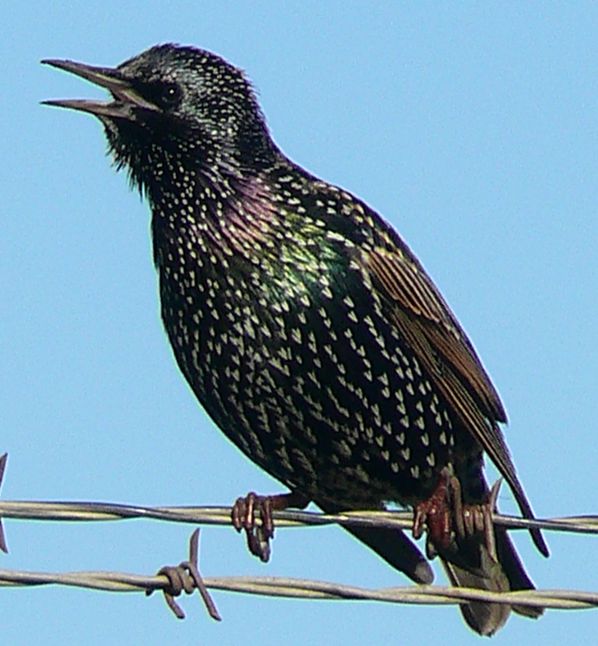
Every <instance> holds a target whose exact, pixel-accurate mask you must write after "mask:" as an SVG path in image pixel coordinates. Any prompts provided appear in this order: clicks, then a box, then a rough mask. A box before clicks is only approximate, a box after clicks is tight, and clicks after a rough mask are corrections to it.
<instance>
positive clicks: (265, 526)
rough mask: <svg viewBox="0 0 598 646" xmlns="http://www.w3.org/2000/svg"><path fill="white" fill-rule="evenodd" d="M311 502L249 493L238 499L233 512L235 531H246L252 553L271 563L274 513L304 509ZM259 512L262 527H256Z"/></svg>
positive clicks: (295, 496)
mask: <svg viewBox="0 0 598 646" xmlns="http://www.w3.org/2000/svg"><path fill="white" fill-rule="evenodd" d="M308 504H309V499H308V498H306V497H305V496H303V495H301V494H298V493H296V492H292V493H284V494H278V495H275V496H258V495H257V494H256V493H254V492H253V491H250V492H249V493H248V494H247V495H246V496H245V497H241V498H237V500H236V502H235V504H234V505H233V508H232V512H231V520H232V523H233V527H234V528H235V529H236V530H237V531H238V532H240V531H241V530H245V534H246V536H247V547H248V549H249V551H250V552H251V553H252V554H253V555H254V556H257V557H258V558H259V559H260V560H261V561H263V562H264V563H266V562H267V561H268V560H269V559H270V551H271V550H270V539H272V538H274V519H273V518H272V512H273V511H282V510H283V509H288V508H289V507H297V508H298V509H303V508H304V507H306V506H307V505H308ZM256 511H257V514H258V515H259V518H260V521H261V522H260V523H258V524H256Z"/></svg>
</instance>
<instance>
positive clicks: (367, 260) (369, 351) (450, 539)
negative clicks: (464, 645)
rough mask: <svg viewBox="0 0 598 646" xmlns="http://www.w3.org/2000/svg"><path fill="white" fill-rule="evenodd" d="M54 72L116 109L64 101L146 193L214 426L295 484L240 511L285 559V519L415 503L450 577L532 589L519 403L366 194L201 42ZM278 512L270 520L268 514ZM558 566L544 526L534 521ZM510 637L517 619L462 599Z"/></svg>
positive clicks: (166, 310) (418, 570) (184, 347)
mask: <svg viewBox="0 0 598 646" xmlns="http://www.w3.org/2000/svg"><path fill="white" fill-rule="evenodd" d="M42 63H45V64H48V65H50V66H53V67H55V68H58V69H61V70H64V71H66V72H69V73H72V74H74V75H76V76H79V77H81V78H83V79H86V80H88V81H90V82H92V83H94V84H95V85H97V86H100V87H102V88H104V89H105V90H107V91H108V93H109V94H110V97H109V100H107V101H98V100H86V99H59V100H58V99H56V100H48V101H44V102H43V103H46V104H48V105H51V106H56V107H62V108H69V109H73V110H77V111H81V112H85V113H89V114H91V115H94V116H95V117H97V118H98V119H99V120H100V122H101V124H102V125H103V127H104V131H105V135H106V138H107V142H108V151H109V154H110V155H111V157H112V158H113V161H114V163H115V165H116V167H117V169H119V170H120V169H124V170H125V171H126V172H127V174H128V176H129V179H130V182H131V184H132V185H133V186H134V187H137V188H138V189H139V190H140V191H141V192H142V193H143V194H144V195H145V196H146V197H147V200H148V202H149V206H150V210H151V236H152V249H153V261H154V264H155V267H156V270H157V274H158V283H159V297H160V311H161V318H162V321H163V325H164V328H165V330H166V334H167V337H168V339H169V341H170V344H171V346H172V350H173V353H174V357H175V359H176V363H177V364H178V367H179V368H180V371H181V372H182V374H183V375H184V377H185V379H186V380H187V382H188V383H189V385H190V387H191V389H192V391H193V393H194V394H195V396H196V397H197V399H198V400H199V402H200V403H201V405H202V406H203V407H204V409H205V410H206V411H207V413H208V415H209V416H210V417H211V419H212V420H213V422H214V423H215V425H216V426H217V427H219V428H220V429H221V430H222V431H223V432H224V434H225V435H226V436H227V437H228V438H229V439H230V440H231V441H232V442H233V443H234V444H235V445H236V446H237V447H238V448H239V449H240V450H241V452H242V453H243V454H245V455H246V456H247V457H248V458H249V459H250V460H252V461H253V462H254V463H256V464H257V465H258V466H259V467H261V468H262V469H263V470H265V471H266V472H267V473H269V474H270V475H271V476H273V477H274V478H275V479H277V480H278V481H280V482H281V483H282V484H283V485H284V486H285V487H287V488H288V490H289V493H285V494H279V495H272V496H258V495H257V494H255V493H250V494H248V495H247V496H246V497H241V498H239V500H237V502H236V503H235V505H234V507H233V514H232V518H233V523H234V525H235V527H236V528H237V529H244V530H245V531H246V532H247V538H248V543H249V547H250V549H251V551H252V552H254V553H255V554H257V555H258V556H260V558H262V560H267V558H268V557H269V543H268V541H269V539H270V538H271V537H272V535H273V522H272V510H274V509H283V508H286V507H291V506H297V507H302V506H305V505H306V504H307V503H309V502H313V503H315V504H316V505H317V506H319V507H320V508H321V509H323V510H324V511H326V512H329V513H335V512H340V511H345V510H383V509H387V508H388V506H389V505H391V506H392V505H398V506H402V507H404V508H408V509H412V510H413V512H414V522H413V536H414V538H416V539H417V538H419V537H420V536H421V535H422V534H423V533H424V532H427V539H426V548H425V552H426V557H427V558H428V559H431V558H434V557H435V556H438V557H439V558H440V560H441V562H442V564H443V566H444V568H445V570H446V573H447V575H448V578H449V580H450V582H451V583H452V584H453V585H460V586H467V587H474V588H479V589H482V590H490V591H495V592H500V591H508V590H526V589H533V588H534V584H533V583H532V581H531V579H530V578H529V576H528V575H527V573H526V571H525V569H524V566H523V564H522V563H521V560H520V558H519V556H518V554H517V552H516V551H515V548H514V546H513V544H512V542H511V541H510V539H509V537H508V535H507V532H506V531H505V529H504V528H502V527H500V526H494V525H493V524H492V512H493V511H495V509H496V497H497V493H498V487H496V486H495V487H493V488H492V489H490V487H489V486H488V484H487V481H486V478H485V475H484V471H483V469H484V456H487V457H488V458H489V459H490V461H491V462H492V463H493V464H494V465H495V467H496V468H497V470H498V471H499V473H500V475H501V477H502V479H504V480H506V482H507V484H508V485H509V487H510V489H511V491H512V493H513V495H514V497H515V500H516V502H517V503H518V506H519V508H520V510H521V512H522V515H523V516H524V517H525V518H528V519H533V518H534V515H533V512H532V508H531V506H530V503H529V501H528V499H527V497H526V494H525V492H524V489H523V487H522V485H521V482H520V480H519V478H518V476H517V473H516V471H515V467H514V464H513V461H512V459H511V457H510V453H509V450H508V448H507V445H506V442H505V439H504V436H503V432H502V429H501V425H503V424H505V423H506V422H507V416H506V412H505V408H504V406H503V404H502V402H501V399H500V397H499V395H498V393H497V391H496V389H495V387H494V386H493V384H492V381H491V379H490V377H489V375H488V373H487V372H486V370H485V368H484V367H483V365H482V363H481V361H480V359H479V357H478V355H477V353H476V351H475V349H474V347H473V345H472V343H471V342H470V340H469V338H468V337H467V335H466V333H465V332H464V330H463V328H462V327H461V325H460V324H459V322H458V320H457V318H456V317H455V315H454V314H453V313H452V311H451V309H450V308H449V306H448V304H447V303H446V302H445V300H444V298H443V297H442V295H441V294H440V292H439V290H438V288H437V287H436V286H435V284H434V283H433V281H432V279H431V278H430V277H429V276H428V274H427V273H426V271H425V269H424V268H423V266H422V264H421V263H420V262H419V260H418V259H417V258H416V256H415V255H414V253H413V252H412V251H411V249H410V248H409V246H408V245H407V243H406V242H405V241H404V240H403V239H402V238H401V236H400V235H399V233H398V232H397V231H396V230H395V229H394V228H393V227H392V226H391V225H390V224H389V223H388V222H387V221H386V220H384V219H383V218H382V216H380V215H379V214H378V213H377V212H376V211H375V210H374V209H373V208H371V207H370V206H368V205H367V204H366V202H364V201H363V200H361V199H360V198H358V197H357V196H355V195H353V194H352V193H350V192H349V191H348V190H345V189H343V188H340V187H338V186H335V185H332V184H330V183H328V182H326V181H324V180H322V179H320V178H318V177H316V176H314V175H313V174H311V173H310V172H308V171H307V170H305V169H304V168H302V167H301V166H299V165H298V164H296V163H294V162H293V161H292V160H291V159H289V158H288V157H287V156H286V155H285V154H284V153H283V151H282V150H281V148H280V147H279V146H278V145H277V144H276V143H275V141H274V139H273V137H272V136H271V134H270V131H269V128H268V126H267V123H266V119H265V116H264V113H263V112H262V109H261V107H260V105H259V103H258V100H257V95H256V91H255V90H254V87H253V85H252V83H251V82H250V80H249V79H248V77H247V75H246V74H245V72H244V71H242V70H241V69H239V68H237V67H236V66H234V65H233V64H231V63H229V62H228V61H227V60H225V59H224V58H222V57H220V56H219V55H217V54H214V53H212V52H209V51H207V50H204V49H200V48H197V47H193V46H183V45H179V44H173V43H166V44H159V45H156V46H153V47H151V48H149V49H147V50H146V51H144V52H142V53H141V54H138V55H136V56H134V57H133V58H130V59H128V60H126V61H125V62H123V63H121V64H120V65H118V66H117V67H97V66H92V65H87V64H83V63H80V62H75V61H72V60H65V59H45V60H44V61H42ZM260 514H261V517H262V523H261V524H260V523H256V520H255V518H256V515H257V516H258V517H259V516H260ZM345 529H347V530H348V531H349V532H351V533H352V534H353V535H354V536H355V537H356V538H358V539H359V540H360V541H362V542H364V543H365V544H366V545H368V546H369V547H370V548H372V549H373V550H374V551H375V552H376V553H377V554H378V555H379V556H380V557H381V558H382V559H384V560H386V561H387V562H388V563H389V564H390V565H392V566H393V567H394V568H396V569H397V570H399V571H401V572H403V573H405V574H406V575H407V576H409V577H410V578H411V579H412V580H413V581H415V582H416V583H419V584H428V583H431V582H432V580H433V572H432V569H431V567H430V565H429V563H428V560H427V558H426V557H425V556H424V555H423V554H422V552H421V551H420V549H419V548H418V547H417V546H416V544H415V543H414V542H412V540H411V539H410V538H409V537H408V536H407V534H406V533H404V532H402V531H401V530H399V529H395V528H392V529H390V528H388V527H365V526H355V525H352V526H349V525H346V526H345ZM530 532H531V536H532V539H533V541H534V543H535V544H536V546H537V548H538V550H539V551H540V552H541V553H542V554H543V555H545V556H548V548H547V545H546V543H545V542H544V539H543V537H542V535H541V534H540V532H539V530H537V529H532V530H530ZM460 609H461V612H462V614H463V617H464V619H465V621H466V623H467V624H468V625H469V626H470V627H471V628H472V629H473V630H474V631H476V632H478V633H479V634H481V635H491V634H493V633H494V632H496V631H497V630H498V629H499V628H500V627H501V626H502V625H503V624H504V623H505V622H506V620H507V618H508V617H509V614H510V611H511V610H513V611H515V612H516V613H518V614H521V615H524V616H527V617H532V618H536V617H539V616H540V615H541V614H542V609H541V608H537V607H532V606H528V605H523V604H522V605H513V606H510V605H505V604H501V603H492V602H487V601H475V602H469V603H462V604H461V605H460Z"/></svg>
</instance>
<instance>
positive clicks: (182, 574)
mask: <svg viewBox="0 0 598 646" xmlns="http://www.w3.org/2000/svg"><path fill="white" fill-rule="evenodd" d="M2 458H4V456H2V457H0V483H1V480H2V472H3V468H4V465H5V459H4V460H3V459H2ZM2 518H12V519H20V520H38V521H39V520H41V521H83V522H94V521H95V522H100V521H115V520H124V519H133V518H138V519H152V520H162V521H167V522H177V523H191V524H195V525H223V526H229V527H232V525H231V508H230V507H215V506H199V507H198V506H140V505H124V504H115V503H108V502H51V501H0V547H4V548H6V541H5V538H4V534H3V530H2V525H1V520H2ZM273 518H274V521H275V523H276V527H277V528H297V527H308V526H322V525H333V524H342V525H344V526H362V527H363V526H369V527H383V528H401V529H410V528H411V526H412V523H413V515H412V513H410V512H402V511H375V512H374V511H368V512H344V513H339V514H324V513H319V512H310V511H288V510H287V511H274V512H273ZM256 521H257V523H258V524H259V522H260V519H259V517H258V518H256ZM493 521H494V523H495V524H497V525H502V526H503V527H505V528H507V529H509V530H517V529H528V530H529V529H532V528H538V529H543V530H547V531H559V532H573V533H583V534H598V515H583V516H564V517H559V518H549V519H535V520H529V519H525V518H519V517H516V516H510V515H503V514H498V513H495V514H493ZM198 533H199V532H198V530H196V531H195V532H194V533H193V535H192V537H191V544H190V556H189V559H188V560H187V561H183V562H182V563H181V564H179V565H178V566H173V567H165V568H162V569H161V570H160V571H159V572H158V574H156V575H153V576H147V575H139V574H130V573H125V572H108V571H102V572H63V573H53V572H28V571H17V570H7V569H0V586H3V587H9V586H39V585H50V584H57V585H66V586H77V587H82V588H92V589H95V590H105V591H111V592H145V593H146V594H150V593H151V592H153V591H155V590H162V591H163V592H164V594H165V597H166V601H167V602H168V605H169V606H170V608H171V609H172V610H173V612H174V613H175V614H176V616H177V617H179V618H183V617H184V616H185V615H184V613H183V611H182V610H181V609H180V607H179V606H178V604H177V603H176V602H175V601H174V597H175V596H177V595H179V594H180V593H181V592H183V591H184V592H187V593H191V592H193V591H194V590H199V592H200V594H201V596H202V599H203V602H204V604H205V605H206V608H207V609H208V612H209V614H210V616H212V617H213V618H214V619H219V615H218V612H217V610H216V608H215V605H214V604H213V602H212V600H211V597H210V596H209V594H208V592H207V589H208V588H209V589H212V590H221V591H228V592H236V593H245V594H254V595H266V596H271V597H292V598H295V599H311V600H354V601H357V600H362V601H381V602H388V603H402V604H405V603H409V604H431V605H455V604H459V603H463V602H464V601H465V602H467V601H487V602H492V603H501V604H508V605H513V604H515V605H529V606H536V607H542V608H553V609H561V610H581V609H589V608H598V592H586V591H579V590H518V591H513V592H491V591H488V590H478V589H473V588H460V587H443V586H437V585H417V586H408V587H392V588H381V589H372V588H363V587H356V586H350V585H345V584H341V583H334V582H326V581H318V580H308V579H298V578H285V577H242V576H241V577H238V576H229V577H205V578H204V577H201V575H200V574H199V569H198V564H197V560H198V544H197V540H198Z"/></svg>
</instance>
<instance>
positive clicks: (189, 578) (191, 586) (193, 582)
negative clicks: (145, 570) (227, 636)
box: [145, 528, 221, 621]
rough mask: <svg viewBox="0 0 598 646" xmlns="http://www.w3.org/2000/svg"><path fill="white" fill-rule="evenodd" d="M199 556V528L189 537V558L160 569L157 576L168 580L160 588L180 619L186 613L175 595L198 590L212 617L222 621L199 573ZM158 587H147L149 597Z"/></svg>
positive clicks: (169, 605) (146, 592)
mask: <svg viewBox="0 0 598 646" xmlns="http://www.w3.org/2000/svg"><path fill="white" fill-rule="evenodd" d="M198 557H199V528H198V529H196V530H195V531H194V532H193V533H192V534H191V538H190V539H189V560H188V561H181V563H179V564H178V565H166V566H164V567H162V568H160V569H159V570H158V572H157V576H160V575H162V576H163V577H165V578H166V579H167V581H168V582H167V583H165V584H164V585H161V586H159V588H160V589H161V590H162V592H163V593H164V599H165V600H166V603H167V604H168V607H169V608H170V609H171V610H172V612H173V613H174V614H175V615H176V617H177V618H178V619H184V618H185V613H184V612H183V609H182V608H181V606H179V604H178V603H177V602H176V600H175V597H178V596H179V595H180V594H181V593H182V592H183V591H184V592H186V593H187V594H192V593H193V591H194V590H197V591H198V592H199V595H200V596H201V598H202V600H203V602H204V604H205V606H206V609H207V611H208V614H209V615H210V617H212V619H215V620H216V621H221V617H220V614H219V612H218V609H217V608H216V604H215V603H214V601H213V600H212V597H211V596H210V593H209V592H208V589H207V587H206V585H205V583H204V581H203V578H202V576H201V574H200V573H199V564H198ZM156 589H158V588H153V589H151V588H150V589H147V590H146V591H145V594H146V596H148V597H149V595H150V594H152V592H155V590H156Z"/></svg>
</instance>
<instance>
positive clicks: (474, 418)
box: [362, 244, 520, 492]
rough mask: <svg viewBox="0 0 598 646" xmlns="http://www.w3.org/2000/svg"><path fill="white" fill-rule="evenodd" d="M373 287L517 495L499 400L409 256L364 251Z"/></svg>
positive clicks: (398, 251)
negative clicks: (384, 300) (502, 428)
mask: <svg viewBox="0 0 598 646" xmlns="http://www.w3.org/2000/svg"><path fill="white" fill-rule="evenodd" d="M362 258H363V261H364V262H365V265H366V267H367V269H368V270H369V272H370V276H371V277H372V279H373V282H374V285H375V287H376V288H377V289H378V290H379V292H380V293H381V295H382V296H383V297H385V299H386V300H387V301H390V302H391V304H392V305H393V309H392V316H393V319H394V322H395V324H396V325H397V327H398V329H399V331H400V333H401V335H402V336H403V338H405V340H406V341H407V343H409V345H410V346H411V347H412V348H413V350H414V351H415V352H416V354H417V357H418V360H419V361H420V362H421V363H422V364H423V366H424V367H425V369H426V371H427V372H428V374H429V375H430V377H431V378H432V380H433V381H434V382H435V385H436V386H437V388H438V389H439V390H440V391H441V392H442V394H443V395H444V397H445V399H446V401H447V403H448V404H449V405H450V407H451V408H452V409H453V410H454V411H455V412H456V413H457V415H458V416H459V418H460V419H461V421H462V423H463V425H464V426H465V428H467V429H468V430H469V431H470V432H471V433H472V434H473V435H474V437H475V438H476V440H477V441H478V442H479V443H480V445H481V446H482V447H483V448H484V450H485V451H486V453H488V455H489V456H490V458H491V459H492V461H493V462H494V463H495V464H496V466H497V468H498V469H499V471H500V472H501V474H502V475H503V476H504V477H505V478H506V479H507V481H508V482H509V484H510V485H511V487H512V488H513V489H514V491H515V492H517V491H518V490H520V485H519V483H518V480H517V476H516V475H515V469H514V466H513V463H512V461H511V458H510V456H509V452H508V449H507V447H506V444H505V442H504V439H503V437H502V434H501V432H500V430H499V429H498V427H497V422H504V421H506V414H505V411H504V408H503V406H502V404H501V401H500V398H499V396H498V394H497V392H496V390H495V389H494V386H493V385H492V383H491V381H490V378H489V377H488V375H487V373H486V371H485V370H484V368H483V366H482V364H481V362H480V360H479V358H478V356H477V355H476V353H475V350H474V349H473V347H472V345H471V343H470V342H469V340H468V338H467V336H466V335H465V332H463V330H462V329H461V327H460V325H459V323H458V322H457V320H456V319H455V317H454V315H453V314H452V313H451V311H450V309H449V307H448V305H447V304H446V303H445V302H444V300H443V298H442V296H440V294H439V293H438V290H437V289H436V287H435V286H434V285H433V283H432V281H431V280H430V278H428V276H427V275H426V273H425V271H424V270H423V268H422V267H421V265H420V264H419V263H418V262H417V260H416V259H415V258H414V256H413V255H412V254H411V252H410V251H409V250H408V249H407V247H406V246H405V247H404V248H402V247H398V246H395V248H389V245H388V244H385V245H382V244H381V245H380V246H374V247H373V248H371V249H368V250H367V251H364V252H363V256H362Z"/></svg>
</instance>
